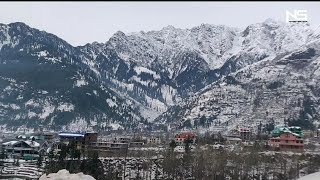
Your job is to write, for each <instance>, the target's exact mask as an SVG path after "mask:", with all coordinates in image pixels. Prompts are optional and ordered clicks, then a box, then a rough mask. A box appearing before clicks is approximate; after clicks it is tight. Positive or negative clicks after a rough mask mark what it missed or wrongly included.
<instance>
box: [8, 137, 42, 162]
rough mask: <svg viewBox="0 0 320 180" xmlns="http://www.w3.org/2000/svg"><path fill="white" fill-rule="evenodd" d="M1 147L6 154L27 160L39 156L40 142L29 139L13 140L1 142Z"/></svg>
mask: <svg viewBox="0 0 320 180" xmlns="http://www.w3.org/2000/svg"><path fill="white" fill-rule="evenodd" d="M2 148H3V149H5V152H6V153H7V155H8V156H12V157H16V158H23V159H25V160H29V159H37V158H38V157H39V155H38V154H39V149H40V144H39V143H38V142H36V141H31V140H14V141H8V142H5V143H2Z"/></svg>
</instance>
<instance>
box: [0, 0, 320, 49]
mask: <svg viewBox="0 0 320 180" xmlns="http://www.w3.org/2000/svg"><path fill="white" fill-rule="evenodd" d="M293 9H305V10H307V11H308V21H309V23H310V24H311V25H313V26H319V25H320V2H187V1H186V2H0V23H4V24H8V23H11V22H17V21H19V22H24V23H26V24H28V25H29V26H31V27H34V28H37V29H40V30H45V31H47V32H50V33H53V34H55V35H57V36H59V37H61V38H62V39H64V40H66V41H67V42H69V43H70V44H72V45H84V44H86V43H88V42H90V43H91V42H93V41H98V42H105V41H107V40H108V38H109V37H111V36H112V35H113V34H114V33H115V32H116V31H118V30H120V31H123V32H124V33H130V32H138V31H142V30H143V31H150V30H160V29H161V28H163V27H165V26H168V25H173V26H175V27H178V28H191V27H194V26H198V25H200V24H202V23H209V24H216V25H218V24H223V25H228V26H233V27H240V28H245V27H246V26H248V25H250V24H253V23H257V22H263V21H264V20H265V19H267V18H273V19H277V20H281V21H285V11H286V10H293Z"/></svg>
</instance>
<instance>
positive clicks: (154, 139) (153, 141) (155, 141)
mask: <svg viewBox="0 0 320 180" xmlns="http://www.w3.org/2000/svg"><path fill="white" fill-rule="evenodd" d="M160 143H161V139H160V137H149V138H147V144H160Z"/></svg>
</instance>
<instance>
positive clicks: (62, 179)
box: [40, 169, 95, 180]
mask: <svg viewBox="0 0 320 180" xmlns="http://www.w3.org/2000/svg"><path fill="white" fill-rule="evenodd" d="M45 179H50V180H95V178H93V177H92V176H89V175H85V174H83V173H77V174H70V173H69V171H67V170H66V169H62V170H60V171H58V172H57V173H51V174H48V175H45V174H43V175H42V176H41V177H40V180H45Z"/></svg>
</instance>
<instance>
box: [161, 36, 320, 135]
mask: <svg viewBox="0 0 320 180" xmlns="http://www.w3.org/2000/svg"><path fill="white" fill-rule="evenodd" d="M319 63H320V39H317V40H312V41H311V42H309V43H306V44H305V45H302V46H301V47H297V49H296V50H294V51H292V52H288V53H284V54H281V55H277V56H276V57H275V58H273V57H268V58H265V59H264V60H261V61H259V62H256V63H254V64H251V65H248V66H246V67H244V68H242V69H240V70H238V71H237V72H234V73H231V74H229V75H228V76H225V77H223V78H222V79H220V80H218V81H217V82H215V83H212V84H210V85H208V86H207V87H205V88H203V89H202V90H201V91H199V92H198V93H196V94H195V96H193V97H191V98H189V99H188V100H187V101H184V102H183V103H181V104H178V105H177V106H173V107H172V108H170V109H169V110H168V111H167V112H165V113H164V114H162V115H161V116H160V117H158V118H157V119H156V120H155V121H156V122H157V123H158V124H159V125H162V124H170V127H173V128H183V127H186V128H198V127H199V128H200V127H205V128H214V127H215V126H221V125H223V126H226V128H228V130H232V129H234V128H237V127H241V126H248V127H253V128H254V130H255V131H256V130H257V129H256V127H257V126H258V125H259V124H260V123H261V124H262V125H263V126H264V127H266V125H267V124H268V123H272V122H274V123H275V125H284V124H285V123H289V124H290V123H296V124H297V123H298V124H299V123H300V124H299V125H301V126H304V127H305V128H311V127H312V124H313V125H315V126H318V125H319V123H320V121H319V117H320V116H319V115H320V114H319V113H318V112H319V110H320V93H319V92H320V91H319V90H320V89H319V84H320V76H319V75H320V73H319V71H320V64H319ZM173 119H174V120H175V121H174V120H173ZM226 132H227V131H226Z"/></svg>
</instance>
